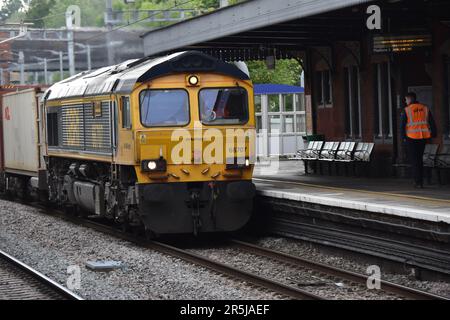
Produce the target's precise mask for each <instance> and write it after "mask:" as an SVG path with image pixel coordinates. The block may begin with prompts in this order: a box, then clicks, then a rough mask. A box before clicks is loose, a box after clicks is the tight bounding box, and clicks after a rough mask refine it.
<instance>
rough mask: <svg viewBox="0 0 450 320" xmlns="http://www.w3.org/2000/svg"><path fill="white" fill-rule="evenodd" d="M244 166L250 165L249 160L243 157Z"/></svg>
mask: <svg viewBox="0 0 450 320" xmlns="http://www.w3.org/2000/svg"><path fill="white" fill-rule="evenodd" d="M245 166H246V167H250V160H249V159H245Z"/></svg>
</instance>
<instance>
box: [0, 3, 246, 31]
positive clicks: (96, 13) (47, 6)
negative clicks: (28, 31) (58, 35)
mask: <svg viewBox="0 0 450 320" xmlns="http://www.w3.org/2000/svg"><path fill="white" fill-rule="evenodd" d="M5 1H6V2H7V5H4V7H3V9H2V10H1V11H0V20H2V15H7V14H9V15H11V14H12V13H14V12H17V11H18V10H19V8H21V6H22V5H21V0H5ZM184 2H186V0H137V1H136V3H135V4H129V5H126V4H125V3H124V1H123V0H113V9H114V10H133V9H140V10H164V9H168V8H184V9H198V10H200V11H202V12H208V11H211V10H214V9H217V8H218V7H219V0H192V1H190V2H189V3H186V4H184V5H181V4H182V3H184ZM237 2H242V0H230V1H229V3H230V4H235V3H237ZM70 5H78V6H79V7H80V8H81V25H82V26H84V27H94V26H99V27H100V26H104V13H105V7H106V6H105V0H31V4H30V8H29V10H28V11H27V13H26V19H27V21H29V22H34V23H35V27H37V28H44V27H47V28H60V27H64V26H65V16H64V13H65V11H66V10H67V8H68V7H69V6H70ZM141 17H142V18H144V17H145V14H143V15H142V16H141ZM156 26H161V25H160V24H159V25H150V24H144V25H141V27H156Z"/></svg>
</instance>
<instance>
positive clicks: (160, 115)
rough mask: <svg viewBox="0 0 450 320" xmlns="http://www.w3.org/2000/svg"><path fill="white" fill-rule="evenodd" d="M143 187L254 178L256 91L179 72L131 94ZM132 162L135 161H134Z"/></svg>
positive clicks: (232, 81)
mask: <svg viewBox="0 0 450 320" xmlns="http://www.w3.org/2000/svg"><path fill="white" fill-rule="evenodd" d="M131 106H132V108H131V118H132V127H133V136H131V137H130V139H132V140H131V141H126V140H122V141H123V143H124V144H127V143H128V144H131V143H134V149H135V155H134V158H135V160H136V161H135V171H136V176H137V181H138V183H139V184H148V183H167V182H204V181H236V180H251V179H252V173H253V167H254V166H253V163H254V160H255V145H256V143H255V140H256V133H255V117H254V103H253V87H252V84H251V82H250V81H241V80H236V79H233V78H231V77H229V76H221V75H217V74H206V73H204V74H203V73H198V74H193V75H192V74H176V75H171V76H166V77H164V78H159V79H155V80H153V81H151V82H149V83H143V84H140V85H139V86H137V87H136V89H135V90H134V92H133V94H132V96H131ZM130 160H131V159H130Z"/></svg>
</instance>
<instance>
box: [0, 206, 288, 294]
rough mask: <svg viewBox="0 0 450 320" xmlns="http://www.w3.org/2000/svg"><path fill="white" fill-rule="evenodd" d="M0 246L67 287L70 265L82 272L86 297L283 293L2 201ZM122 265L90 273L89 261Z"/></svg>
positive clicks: (82, 284)
mask: <svg viewBox="0 0 450 320" xmlns="http://www.w3.org/2000/svg"><path fill="white" fill-rule="evenodd" d="M0 248H1V250H4V251H5V252H8V253H9V254H11V255H13V256H15V257H16V258H18V259H20V260H21V261H23V262H24V263H26V264H29V265H30V266H31V267H33V268H35V269H37V270H38V271H40V272H42V273H44V274H45V275H47V276H48V277H50V278H52V279H54V280H56V281H58V282H59V283H61V284H63V285H66V283H67V281H68V279H69V276H70V274H68V272H67V271H68V267H70V266H77V267H79V268H80V269H79V270H81V288H80V289H77V290H74V291H75V292H76V293H77V294H79V295H81V296H82V297H83V298H85V299H95V300H103V299H120V300H121V299H143V300H148V299H152V300H153V299H156V300H163V299H181V300H194V299H195V300H197V299H198V300H224V299H225V300H228V299H232V300H263V299H264V300H270V299H281V297H279V296H277V295H275V294H273V293H271V292H265V291H264V290H261V289H259V288H255V287H251V286H249V285H247V284H245V283H241V282H239V281H236V280H234V279H230V278H227V277H225V276H222V275H219V274H216V273H213V272H210V271H209V270H207V269H204V268H202V267H199V266H195V265H192V264H189V263H186V262H184V261H181V260H179V259H176V258H172V257H170V256H166V255H163V254H160V253H158V252H154V251H152V250H149V249H144V248H140V247H138V246H136V245H134V244H131V243H129V242H126V241H123V240H120V239H117V238H114V237H112V236H109V235H105V234H102V233H100V232H97V231H95V230H92V229H89V228H86V227H82V226H78V225H74V224H72V223H70V222H67V221H64V220H62V219H59V218H56V217H52V216H48V215H45V214H44V213H42V212H40V211H39V210H38V209H35V208H32V207H28V206H24V205H21V204H17V203H11V202H6V201H2V200H0ZM98 260H113V261H120V262H122V263H123V264H124V267H123V268H122V269H120V270H115V271H111V272H107V273H104V272H94V271H91V270H88V269H87V268H86V267H85V263H86V262H87V261H98Z"/></svg>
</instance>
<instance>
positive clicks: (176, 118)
mask: <svg viewBox="0 0 450 320" xmlns="http://www.w3.org/2000/svg"><path fill="white" fill-rule="evenodd" d="M140 110H141V122H142V124H143V125H144V126H146V127H164V126H185V125H187V124H188V123H189V119H190V117H189V96H188V93H187V91H185V90H182V89H174V90H144V91H142V92H141V94H140Z"/></svg>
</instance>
